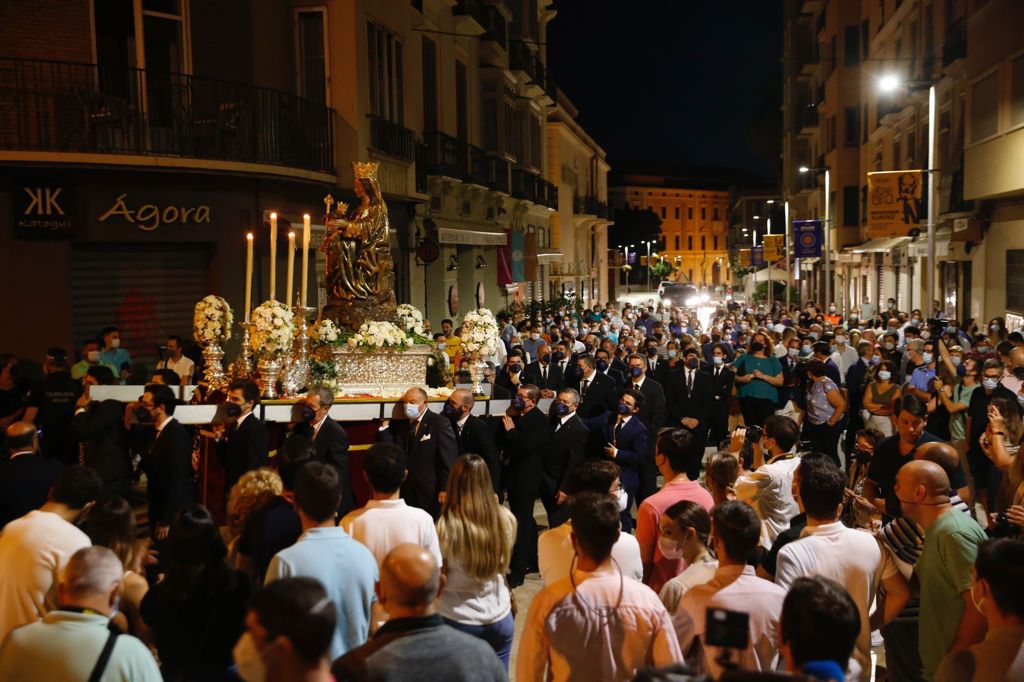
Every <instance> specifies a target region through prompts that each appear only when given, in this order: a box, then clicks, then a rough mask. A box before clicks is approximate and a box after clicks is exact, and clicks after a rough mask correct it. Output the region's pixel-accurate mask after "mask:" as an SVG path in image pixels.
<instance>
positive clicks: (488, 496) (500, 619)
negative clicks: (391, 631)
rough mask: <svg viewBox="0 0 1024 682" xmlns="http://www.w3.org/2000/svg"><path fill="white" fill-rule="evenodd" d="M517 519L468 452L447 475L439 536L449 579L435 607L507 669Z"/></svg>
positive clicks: (485, 470) (512, 626) (479, 461)
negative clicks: (507, 577)
mask: <svg viewBox="0 0 1024 682" xmlns="http://www.w3.org/2000/svg"><path fill="white" fill-rule="evenodd" d="M515 536H516V519H515V517H514V516H512V512H510V511H509V510H508V509H506V508H504V507H502V506H501V505H499V504H498V498H497V496H496V495H495V494H494V486H493V484H492V483H491V474H490V471H489V470H488V468H487V463H486V462H485V461H484V460H483V459H482V458H481V457H479V456H477V455H472V454H466V455H463V456H462V457H460V458H459V459H457V460H456V461H455V464H454V465H453V466H452V471H451V474H449V476H448V487H447V489H446V493H445V498H444V502H443V503H442V504H441V516H440V518H439V519H438V521H437V537H438V540H439V541H440V544H441V556H442V557H444V571H445V575H446V577H447V581H446V583H445V588H444V591H443V592H441V603H440V608H439V611H440V613H441V615H442V616H443V617H444V619H445V622H446V623H447V624H448V625H451V626H452V627H454V628H456V629H457V630H461V631H463V632H466V633H468V634H471V635H473V636H474V637H479V638H480V639H482V640H484V641H485V642H487V643H488V644H490V645H491V647H492V648H493V649H494V652H495V653H496V654H497V655H498V657H499V658H500V659H501V660H502V662H503V663H504V664H505V668H506V669H507V668H508V663H509V655H510V654H511V651H512V636H513V634H514V632H515V620H514V616H513V614H512V595H511V592H510V591H509V588H508V584H507V583H506V582H505V573H507V572H508V563H509V559H510V558H511V556H512V544H513V543H514V542H515Z"/></svg>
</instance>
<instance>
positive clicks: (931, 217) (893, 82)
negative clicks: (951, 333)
mask: <svg viewBox="0 0 1024 682" xmlns="http://www.w3.org/2000/svg"><path fill="white" fill-rule="evenodd" d="M901 85H905V86H906V87H907V88H909V89H911V90H917V89H923V88H928V168H927V169H926V171H925V172H927V173H928V272H927V278H926V282H927V284H926V291H927V295H928V298H927V300H926V301H925V306H926V309H927V314H928V315H929V316H931V315H933V314H935V313H936V312H937V311H936V310H934V309H933V307H934V305H935V270H936V267H935V265H936V264H935V175H936V174H937V173H938V172H939V169H938V168H937V167H936V165H935V84H934V83H932V82H931V81H927V80H911V81H906V82H903V83H901V81H900V79H899V77H898V76H895V75H891V74H890V75H887V76H883V77H882V78H881V80H879V81H878V87H879V89H880V90H881V91H882V92H893V91H895V90H896V89H898V88H899V87H900V86H901Z"/></svg>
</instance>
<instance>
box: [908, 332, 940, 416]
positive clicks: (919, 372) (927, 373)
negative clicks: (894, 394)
mask: <svg viewBox="0 0 1024 682" xmlns="http://www.w3.org/2000/svg"><path fill="white" fill-rule="evenodd" d="M920 347H921V353H920V357H919V358H918V357H912V358H911V359H912V360H913V361H914V362H915V363H918V362H919V363H920V364H918V365H917V367H915V368H914V371H913V373H911V375H910V390H912V391H913V392H914V395H916V396H917V397H918V398H920V399H921V400H924V401H926V402H927V401H928V400H931V397H932V385H931V384H932V380H933V379H934V378H935V366H936V364H937V362H938V353H936V352H935V344H934V343H932V342H931V341H924V342H921V346H920Z"/></svg>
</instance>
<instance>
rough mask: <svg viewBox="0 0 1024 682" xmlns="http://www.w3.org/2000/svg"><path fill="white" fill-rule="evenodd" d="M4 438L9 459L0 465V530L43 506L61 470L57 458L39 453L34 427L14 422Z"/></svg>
mask: <svg viewBox="0 0 1024 682" xmlns="http://www.w3.org/2000/svg"><path fill="white" fill-rule="evenodd" d="M4 436H5V437H4V445H6V446H7V453H8V459H7V461H5V462H4V463H3V464H0V530H2V529H3V527H4V526H6V525H7V523H8V522H9V521H13V520H14V519H17V518H20V517H22V516H24V515H25V514H27V513H29V512H30V511H32V510H33V509H38V508H39V507H41V506H43V504H44V503H45V502H46V500H47V497H48V496H49V494H50V488H52V487H53V483H54V481H56V480H57V476H58V474H60V470H61V466H60V462H59V461H58V460H57V459H54V458H51V457H44V456H43V455H41V454H39V437H38V435H37V433H36V426H35V424H33V423H31V422H14V423H13V424H11V425H10V426H8V427H7V432H6V433H5V434H4Z"/></svg>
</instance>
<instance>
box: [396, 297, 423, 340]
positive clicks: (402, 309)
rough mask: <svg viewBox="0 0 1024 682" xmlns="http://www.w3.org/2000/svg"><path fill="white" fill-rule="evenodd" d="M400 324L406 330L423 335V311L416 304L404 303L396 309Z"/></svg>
mask: <svg viewBox="0 0 1024 682" xmlns="http://www.w3.org/2000/svg"><path fill="white" fill-rule="evenodd" d="M396 316H397V318H398V326H399V327H401V328H402V329H404V330H405V331H406V332H409V333H413V334H419V335H420V336H422V335H423V313H421V312H420V311H419V310H417V308H416V307H415V306H412V305H409V304H408V303H403V304H401V305H400V306H398V308H397V309H396Z"/></svg>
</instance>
